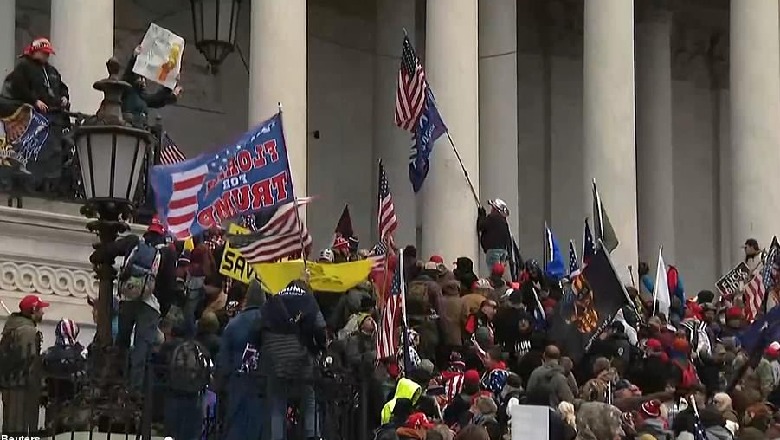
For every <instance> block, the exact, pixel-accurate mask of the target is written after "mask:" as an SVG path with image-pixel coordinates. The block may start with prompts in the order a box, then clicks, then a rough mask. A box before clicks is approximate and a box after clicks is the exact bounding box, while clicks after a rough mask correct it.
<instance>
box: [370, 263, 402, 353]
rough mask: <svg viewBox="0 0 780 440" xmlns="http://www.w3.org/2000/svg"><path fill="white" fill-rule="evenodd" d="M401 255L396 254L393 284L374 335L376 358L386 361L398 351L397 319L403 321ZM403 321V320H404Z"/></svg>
mask: <svg viewBox="0 0 780 440" xmlns="http://www.w3.org/2000/svg"><path fill="white" fill-rule="evenodd" d="M403 272H404V271H403V253H399V254H398V264H397V265H396V268H395V273H394V274H393V282H392V284H391V286H390V294H389V295H387V298H386V300H385V306H384V308H383V309H382V319H380V322H379V329H378V330H377V335H376V358H377V359H387V358H389V357H393V356H395V354H396V352H397V351H398V339H399V338H398V333H396V331H395V329H396V327H398V324H399V319H403V316H404V314H405V311H404V288H403V283H404V281H403ZM404 321H405V320H404Z"/></svg>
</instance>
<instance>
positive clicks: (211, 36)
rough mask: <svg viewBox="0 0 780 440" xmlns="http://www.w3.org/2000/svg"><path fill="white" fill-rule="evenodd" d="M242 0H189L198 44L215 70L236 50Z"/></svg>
mask: <svg viewBox="0 0 780 440" xmlns="http://www.w3.org/2000/svg"><path fill="white" fill-rule="evenodd" d="M241 3H242V2H241V0H190V7H191V8H192V26H193V29H194V32H195V46H196V47H197V48H198V50H199V51H200V53H202V54H203V56H204V57H205V58H206V61H208V63H209V69H210V70H211V72H212V73H216V72H217V70H218V69H219V66H220V64H222V62H223V61H225V58H227V56H228V55H230V53H231V52H233V51H234V50H235V49H236V29H237V28H238V17H239V12H240V11H241Z"/></svg>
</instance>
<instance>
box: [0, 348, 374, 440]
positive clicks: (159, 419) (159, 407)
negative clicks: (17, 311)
mask: <svg viewBox="0 0 780 440" xmlns="http://www.w3.org/2000/svg"><path fill="white" fill-rule="evenodd" d="M74 350H75V352H73V353H70V354H67V353H68V349H64V350H61V353H60V355H59V356H57V355H56V353H55V354H54V355H52V354H51V352H46V353H45V354H44V355H37V354H35V355H32V356H27V357H26V358H25V362H24V364H23V365H22V364H19V363H18V362H16V363H15V364H14V367H13V368H2V367H0V392H1V393H2V406H3V408H2V419H0V422H1V423H0V432H2V433H3V434H8V435H13V434H17V435H27V436H40V437H42V438H54V437H56V436H64V437H65V438H75V436H76V434H77V433H88V436H89V438H90V439H92V438H93V436H97V435H100V438H103V436H105V437H107V438H110V437H111V436H115V435H123V436H125V437H126V438H132V437H135V438H137V439H150V438H151V437H152V436H170V435H171V433H170V432H168V431H169V429H167V428H166V423H165V422H166V411H169V410H171V406H170V405H166V401H168V399H171V398H172V397H173V398H176V394H175V393H173V392H171V391H170V390H169V388H168V383H167V380H168V377H169V374H170V372H169V371H168V369H169V366H168V365H161V364H159V362H158V360H157V359H155V355H151V356H150V358H149V360H148V362H147V363H146V374H145V383H144V387H143V390H142V391H138V392H135V391H131V389H130V386H129V381H128V380H127V379H126V378H125V377H126V376H127V375H125V374H123V372H124V371H127V368H128V365H129V363H128V362H127V360H128V359H127V357H125V356H124V354H123V351H122V350H118V349H117V348H116V347H110V348H109V349H107V350H106V351H103V352H91V353H90V354H89V355H88V356H87V357H81V356H80V354H79V355H78V356H76V355H75V354H76V353H79V350H80V348H78V349H74ZM28 353H31V352H28ZM0 357H2V356H0ZM106 357H108V358H111V359H113V361H108V362H107V361H106V359H107V358H106ZM116 360H120V361H119V362H116ZM364 380H368V378H364ZM312 384H313V387H314V390H315V395H316V408H317V411H316V422H317V423H316V424H317V426H318V427H319V434H320V437H321V438H327V439H332V440H352V439H355V440H357V439H363V438H366V437H367V436H368V433H363V434H362V435H361V433H360V430H361V427H362V428H363V429H364V428H365V426H366V425H365V417H366V414H365V410H366V405H365V403H364V402H363V401H362V399H361V392H365V391H364V390H365V386H363V387H361V385H365V383H363V384H361V383H360V380H359V379H356V377H355V375H354V374H347V372H335V371H332V370H326V369H322V370H320V371H319V373H318V374H316V375H315V379H314V380H313V382H312ZM216 385H217V384H211V385H209V387H208V388H207V390H206V391H205V392H204V393H202V394H201V395H200V396H197V397H193V398H196V399H198V401H199V402H202V404H203V409H204V413H203V419H202V425H201V428H200V436H199V438H200V439H203V440H220V439H226V438H234V437H233V436H234V435H235V430H234V431H233V432H232V435H230V433H231V429H230V428H231V426H230V423H231V420H232V419H231V417H230V415H228V414H227V408H228V404H227V402H228V400H229V399H230V398H231V395H230V394H229V392H228V389H229V387H226V386H224V384H223V386H216ZM261 388H262V387H261ZM256 391H257V392H258V393H261V394H262V393H263V390H262V389H258V390H256ZM232 397H236V396H232ZM265 397H266V400H267V397H268V396H265ZM296 408H297V404H296V402H295V401H294V400H293V401H292V402H291V404H290V407H289V411H288V415H287V431H288V434H287V438H288V439H290V440H299V439H300V440H304V439H305V438H306V436H305V435H304V430H303V426H302V422H301V420H300V419H299V416H300V414H299V412H298V410H297V409H296ZM267 413H268V411H262V412H261V413H260V414H257V417H264V416H267ZM268 422H269V421H268V420H265V421H264V423H268ZM194 423H197V422H194ZM264 429H266V427H265V426H264ZM264 432H265V431H264ZM98 433H100V434H98ZM242 438H243V437H242ZM253 440H259V439H253Z"/></svg>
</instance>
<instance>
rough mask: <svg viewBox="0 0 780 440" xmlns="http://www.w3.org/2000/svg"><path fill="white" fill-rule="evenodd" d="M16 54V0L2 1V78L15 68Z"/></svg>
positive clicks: (0, 20)
mask: <svg viewBox="0 0 780 440" xmlns="http://www.w3.org/2000/svg"><path fill="white" fill-rule="evenodd" d="M16 55H18V54H17V53H16V0H5V1H2V2H0V75H2V76H0V80H2V79H5V77H6V75H8V74H9V73H11V71H12V70H13V69H14V63H15V62H16Z"/></svg>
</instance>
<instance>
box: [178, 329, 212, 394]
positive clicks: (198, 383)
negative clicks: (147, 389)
mask: <svg viewBox="0 0 780 440" xmlns="http://www.w3.org/2000/svg"><path fill="white" fill-rule="evenodd" d="M210 364H211V361H210V360H209V358H208V356H206V354H205V353H204V351H203V349H202V348H201V347H200V345H199V344H198V343H197V342H195V341H194V340H192V339H188V340H185V341H183V342H182V343H180V344H179V345H177V346H176V348H174V349H173V353H172V354H171V358H170V362H169V364H168V387H169V388H170V389H171V390H173V391H176V392H179V393H184V394H198V393H200V392H201V391H203V390H204V389H205V388H206V386H207V385H208V384H209V379H210V377H211V369H210Z"/></svg>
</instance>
